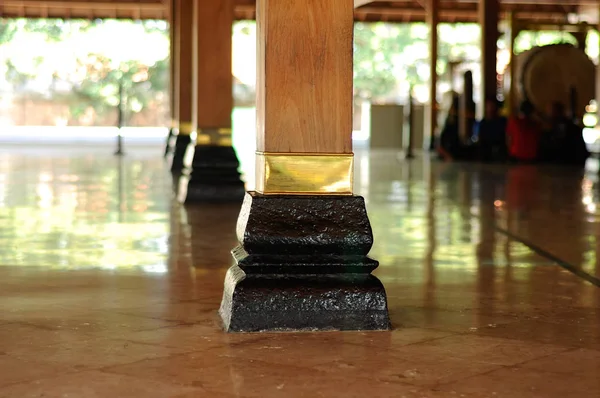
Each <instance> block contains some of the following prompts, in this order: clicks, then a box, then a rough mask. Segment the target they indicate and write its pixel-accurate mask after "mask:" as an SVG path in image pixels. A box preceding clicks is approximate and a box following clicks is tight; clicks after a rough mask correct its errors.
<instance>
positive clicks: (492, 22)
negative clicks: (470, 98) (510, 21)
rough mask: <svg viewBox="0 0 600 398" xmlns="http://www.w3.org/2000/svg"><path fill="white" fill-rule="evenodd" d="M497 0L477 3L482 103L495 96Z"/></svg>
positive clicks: (498, 10) (482, 0) (498, 5)
mask: <svg viewBox="0 0 600 398" xmlns="http://www.w3.org/2000/svg"><path fill="white" fill-rule="evenodd" d="M499 12H500V4H499V2H498V0H480V1H479V5H478V13H479V24H480V26H481V76H482V79H481V91H482V97H481V98H483V100H482V103H483V102H484V101H485V99H487V98H496V91H497V84H498V83H497V73H496V52H497V51H498V45H497V41H498V36H499V34H498V14H499Z"/></svg>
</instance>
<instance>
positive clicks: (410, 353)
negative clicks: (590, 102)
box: [0, 147, 600, 398]
mask: <svg viewBox="0 0 600 398" xmlns="http://www.w3.org/2000/svg"><path fill="white" fill-rule="evenodd" d="M590 163H591V164H590V168H589V170H587V171H586V172H585V173H583V172H579V171H577V170H572V169H559V168H552V167H535V166H512V167H508V166H494V165H486V166H481V165H474V164H444V163H439V162H437V161H430V160H429V159H428V158H427V157H419V158H417V159H414V160H412V161H409V162H407V161H400V160H398V158H397V155H396V154H395V153H393V152H386V151H382V152H376V153H369V152H367V151H364V150H359V151H357V153H356V179H355V183H356V192H357V193H358V194H361V195H363V196H364V197H365V199H366V201H367V206H368V210H369V214H370V218H371V221H372V225H373V230H374V234H375V246H374V248H373V250H372V252H371V254H372V256H373V257H374V258H377V259H378V260H380V262H381V266H380V268H379V269H377V270H376V272H375V274H376V275H377V276H378V277H379V278H380V279H381V280H382V282H383V283H384V285H385V287H386V290H387V293H388V296H389V307H390V313H391V318H392V322H393V326H394V330H393V331H391V332H376V333H363V332H348V333H337V332H328V333H314V334H313V333H301V334H291V333H286V334H231V335H228V334H225V333H223V332H222V331H221V330H220V328H219V322H218V318H217V315H216V310H217V308H218V305H219V302H220V299H221V292H222V283H223V277H224V273H225V271H226V269H227V267H228V266H229V265H230V263H231V260H230V255H229V250H230V249H231V248H232V247H233V246H234V245H235V236H234V225H235V221H236V217H237V211H238V208H239V206H237V205H230V206H225V205H224V206H215V205H211V206H209V205H204V206H195V207H189V208H183V207H182V206H180V205H179V204H177V203H175V202H174V201H173V200H172V191H171V186H172V185H171V180H170V176H169V175H168V174H167V173H166V172H165V170H166V168H165V165H164V163H163V162H162V159H161V149H160V148H131V149H130V150H129V154H128V156H126V157H125V158H123V159H122V160H119V159H116V158H114V157H113V156H112V155H111V151H110V150H103V149H102V148H87V149H85V148H66V147H65V148H61V147H54V148H29V149H25V150H18V151H17V150H15V149H14V148H12V149H11V148H4V149H1V150H0V220H1V222H0V397H15V398H21V397H42V396H43V397H85V398H87V397H160V398H162V397H286V398H287V397H434V398H436V397H509V398H517V397H543V398H546V397H549V398H552V397H561V398H565V397H578V398H584V397H598V396H600V378H599V377H598V374H599V369H600V288H599V287H598V286H599V285H600V206H599V207H597V206H598V205H599V204H600V184H599V182H598V173H597V171H596V169H597V164H594V162H593V161H590ZM244 168H245V169H248V170H251V167H250V166H248V164H246V165H244Z"/></svg>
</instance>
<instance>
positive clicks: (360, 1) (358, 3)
mask: <svg viewBox="0 0 600 398" xmlns="http://www.w3.org/2000/svg"><path fill="white" fill-rule="evenodd" d="M374 2H375V1H374V0H354V8H358V7H362V6H365V5H367V4H370V3H374Z"/></svg>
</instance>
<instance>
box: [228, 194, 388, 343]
mask: <svg viewBox="0 0 600 398" xmlns="http://www.w3.org/2000/svg"><path fill="white" fill-rule="evenodd" d="M237 237H238V240H239V242H240V246H238V247H237V248H236V249H234V250H233V256H234V259H235V263H236V265H234V266H233V267H231V268H230V269H229V271H228V272H227V276H226V279H225V291H224V294H223V301H222V303H221V309H220V314H221V318H222V319H223V323H224V326H225V328H226V330H228V331H230V332H259V331H285V330H387V329H389V317H388V310H387V299H386V294H385V289H384V288H383V285H382V284H381V282H380V281H379V280H378V279H377V278H376V277H375V276H373V275H370V273H371V271H372V270H374V269H375V268H376V267H377V265H378V263H377V261H375V260H373V259H371V258H369V257H367V254H368V252H369V250H370V249H371V246H372V244H373V235H372V231H371V226H370V223H369V219H368V217H367V213H366V210H365V204H364V200H363V198H362V197H360V196H291V195H287V196H271V195H260V194H257V193H254V192H250V193H248V194H247V195H246V197H245V198H244V204H243V205H242V210H241V212H240V216H239V218H238V225H237Z"/></svg>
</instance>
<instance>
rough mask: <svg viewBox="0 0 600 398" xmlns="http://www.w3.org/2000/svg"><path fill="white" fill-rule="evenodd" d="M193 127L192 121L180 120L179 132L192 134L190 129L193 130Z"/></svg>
mask: <svg viewBox="0 0 600 398" xmlns="http://www.w3.org/2000/svg"><path fill="white" fill-rule="evenodd" d="M193 127H194V125H193V124H192V123H189V122H188V123H185V122H180V123H179V134H181V135H190V134H192V131H194V129H193Z"/></svg>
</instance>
